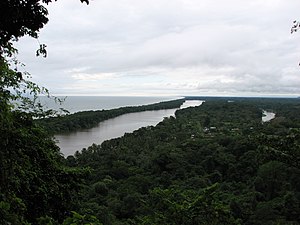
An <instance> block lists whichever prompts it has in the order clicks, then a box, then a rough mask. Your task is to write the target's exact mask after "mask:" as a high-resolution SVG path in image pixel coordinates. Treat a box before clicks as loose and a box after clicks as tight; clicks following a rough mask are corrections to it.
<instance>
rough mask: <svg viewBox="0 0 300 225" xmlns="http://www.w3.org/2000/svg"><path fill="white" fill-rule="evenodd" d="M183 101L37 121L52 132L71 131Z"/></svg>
mask: <svg viewBox="0 0 300 225" xmlns="http://www.w3.org/2000/svg"><path fill="white" fill-rule="evenodd" d="M183 102H184V99H178V100H172V101H165V102H160V103H154V104H149V105H142V106H127V107H121V108H117V109H110V110H96V111H83V112H77V113H74V114H69V115H63V116H61V115H59V116H52V117H48V118H43V119H41V120H38V121H37V123H38V124H39V125H41V126H43V127H44V128H45V129H46V130H48V131H49V132H50V133H52V134H53V133H63V132H70V131H75V130H79V129H87V128H92V127H94V126H97V125H98V124H99V123H100V122H102V121H104V120H107V119H111V118H114V117H117V116H120V115H123V114H126V113H133V112H142V111H150V110H161V109H173V108H179V107H180V105H182V103H183Z"/></svg>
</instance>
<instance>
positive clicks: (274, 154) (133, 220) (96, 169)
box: [0, 97, 300, 225]
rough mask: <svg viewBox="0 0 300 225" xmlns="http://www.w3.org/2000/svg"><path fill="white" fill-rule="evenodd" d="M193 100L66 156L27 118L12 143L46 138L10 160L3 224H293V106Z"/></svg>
mask: <svg viewBox="0 0 300 225" xmlns="http://www.w3.org/2000/svg"><path fill="white" fill-rule="evenodd" d="M199 98H201V99H202V100H205V102H204V103H203V104H202V105H201V106H198V107H190V108H186V109H182V110H177V111H176V113H175V117H170V118H165V119H164V120H163V121H162V122H160V123H159V124H158V125H157V126H155V127H154V126H148V127H143V128H140V129H139V130H136V131H134V132H133V133H126V134H125V135H124V136H123V137H120V138H116V139H112V140H108V141H105V142H103V143H102V144H101V145H95V144H93V145H92V146H90V147H88V148H84V149H82V151H77V152H76V153H75V155H74V156H68V157H67V158H63V157H62V156H60V153H59V149H58V147H57V146H55V144H54V142H53V140H52V139H51V138H46V137H49V133H47V132H46V131H43V128H42V127H41V126H40V125H39V122H37V121H31V120H29V121H27V123H29V125H28V126H29V127H31V128H30V131H29V130H28V131H26V132H29V133H32V134H31V136H30V137H31V138H32V140H31V142H28V140H27V139H26V141H25V137H23V139H20V137H19V136H17V137H16V138H18V139H16V144H15V145H22V146H23V145H25V144H26V146H27V148H28V147H29V146H31V144H32V143H34V142H35V138H38V139H39V140H41V139H44V140H45V141H43V142H40V143H38V144H35V146H33V147H32V148H31V150H29V149H28V150H27V149H26V148H25V147H24V150H23V151H24V152H22V150H20V151H19V153H22V155H20V156H17V155H15V158H19V157H21V158H19V160H17V161H14V162H11V163H12V164H13V165H14V168H15V171H14V176H13V177H6V179H7V180H9V182H8V183H7V182H5V183H6V188H8V190H10V193H9V195H10V199H9V200H10V201H11V202H9V201H8V199H6V201H3V200H2V201H1V204H0V206H1V208H0V209H1V211H0V212H1V215H2V216H3V217H2V218H4V219H3V224H11V223H12V224H149V225H150V224H257V225H260V224H270V225H273V224H274V225H275V224H282V225H285V224H291V225H294V224H299V223H300V214H299V211H300V179H299V176H300V152H299V147H300V114H299V109H300V100H299V99H296V98H294V99H268V98H266V99H263V98H211V97H199ZM199 98H197V97H187V98H186V99H190V100H191V99H199ZM263 110H268V111H272V112H274V113H275V114H276V117H275V118H274V119H272V120H271V121H269V122H264V123H263V122H262V116H263V115H262V111H263ZM71 118H72V117H71ZM74 118H75V117H74ZM45 121H51V120H45ZM45 121H44V122H45ZM63 122H64V121H63V120H62V123H63ZM45 123H46V122H45ZM32 127H35V129H34V130H32ZM22 129H24V128H22ZM23 132H24V131H23ZM27 135H28V134H27ZM32 135H35V136H36V135H37V137H35V138H33V136H32ZM21 137H22V136H21ZM17 140H18V141H17ZM22 140H24V141H22ZM25 149H26V151H25ZM46 149H47V150H46ZM33 150H34V151H33ZM49 150H51V151H50V152H49ZM45 151H46V152H45ZM25 159H26V160H25ZM3 184H4V183H2V185H3ZM3 188H4V187H3ZM4 195H8V193H5V192H4ZM4 199H5V198H4Z"/></svg>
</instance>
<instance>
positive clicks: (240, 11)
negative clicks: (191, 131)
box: [18, 0, 300, 95]
mask: <svg viewBox="0 0 300 225" xmlns="http://www.w3.org/2000/svg"><path fill="white" fill-rule="evenodd" d="M299 7H300V2H299V1H296V0H288V1H286V0H272V1H271V0H253V1H248V2H245V1H238V0H228V1H222V0H202V1H198V0H174V1H169V0H145V1H138V0H102V1H98V0H97V1H96V0H94V1H91V2H90V5H89V6H86V5H85V4H80V1H75V2H74V1H73V0H72V1H71V0H64V1H58V2H55V3H53V4H50V5H49V13H50V22H49V23H48V24H47V25H46V27H45V29H43V30H42V31H41V35H40V42H43V43H44V42H45V43H46V44H47V45H48V58H46V59H39V58H35V56H34V54H35V49H36V48H37V47H38V45H37V43H36V42H35V41H33V40H30V39H27V38H25V39H23V40H21V42H20V43H19V44H18V48H19V49H20V58H21V61H24V62H25V63H26V64H27V68H28V71H30V72H31V73H32V74H33V78H34V80H35V81H37V82H38V83H41V84H42V85H44V86H47V87H48V88H49V89H50V90H52V91H53V92H56V93H62V92H63V93H66V94H68V93H73V94H74V93H75V92H77V93H78V94H109V93H110V92H111V93H116V92H119V93H120V94H124V95H128V94H135V95H146V94H149V95H151V94H155V95H159V94H163V95H166V94H170V95H174V94H177V95H184V94H195V95H197V94H199V95H205V94H216V93H221V94H228V95H230V94H233V95H249V94H250V95H256V94H257V95H262V94H283V95H286V94H290V95H300V87H299V86H300V82H299V78H298V77H299V73H300V68H298V67H297V64H298V61H300V45H299V43H300V42H299V40H300V36H299V35H298V34H297V33H296V34H293V35H290V33H289V31H290V26H291V24H292V21H293V20H294V19H297V16H298V9H299Z"/></svg>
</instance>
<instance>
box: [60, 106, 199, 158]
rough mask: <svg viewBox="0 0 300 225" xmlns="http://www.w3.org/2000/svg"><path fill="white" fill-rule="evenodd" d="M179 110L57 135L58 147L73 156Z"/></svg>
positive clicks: (139, 115) (125, 117)
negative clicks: (84, 149) (78, 151)
mask: <svg viewBox="0 0 300 225" xmlns="http://www.w3.org/2000/svg"><path fill="white" fill-rule="evenodd" d="M202 102H203V101H198V100H197V101H196V100H195V101H193V100H189V101H186V102H184V103H183V104H182V106H181V107H180V108H181V109H183V108H187V107H194V106H198V105H201V104H202ZM176 110H177V109H167V110H156V111H145V112H137V113H128V114H124V115H121V116H118V117H116V118H113V119H109V120H106V121H103V122H101V123H99V124H98V126H97V127H94V128H91V129H82V130H80V131H76V132H71V133H66V134H60V135H56V136H55V138H56V140H57V141H58V143H57V145H58V146H59V147H60V149H61V152H62V153H63V154H64V155H65V156H68V155H73V154H74V153H75V152H76V151H77V150H82V148H86V147H88V146H90V145H92V144H93V143H95V144H101V143H102V142H103V141H105V140H109V139H112V138H117V137H121V136H123V135H124V134H125V133H130V132H133V131H134V130H137V129H139V128H141V127H146V126H155V125H157V124H158V123H159V122H161V121H162V120H163V118H164V117H170V116H174V115H175V111H176Z"/></svg>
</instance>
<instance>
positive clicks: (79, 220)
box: [62, 211, 102, 225]
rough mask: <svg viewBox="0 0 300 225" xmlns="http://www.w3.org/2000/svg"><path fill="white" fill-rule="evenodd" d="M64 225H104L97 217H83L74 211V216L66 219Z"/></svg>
mask: <svg viewBox="0 0 300 225" xmlns="http://www.w3.org/2000/svg"><path fill="white" fill-rule="evenodd" d="M62 225H102V223H100V222H99V220H98V219H97V218H96V217H95V216H90V215H84V216H83V215H80V214H79V213H77V212H75V211H72V216H71V217H68V218H67V219H65V220H64V222H63V223H62Z"/></svg>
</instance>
